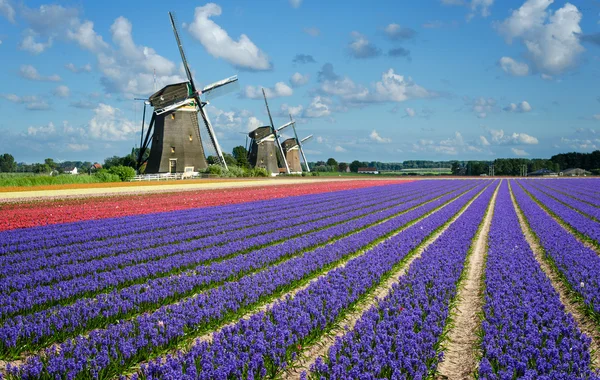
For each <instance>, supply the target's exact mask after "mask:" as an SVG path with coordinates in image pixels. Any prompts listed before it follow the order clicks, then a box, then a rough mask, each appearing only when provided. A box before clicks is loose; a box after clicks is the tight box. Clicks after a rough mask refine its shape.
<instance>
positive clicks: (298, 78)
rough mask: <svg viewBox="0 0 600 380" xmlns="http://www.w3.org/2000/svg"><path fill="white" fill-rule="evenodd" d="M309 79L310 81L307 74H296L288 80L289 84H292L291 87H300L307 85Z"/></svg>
mask: <svg viewBox="0 0 600 380" xmlns="http://www.w3.org/2000/svg"><path fill="white" fill-rule="evenodd" d="M309 79H310V75H308V74H304V75H302V74H300V73H298V72H296V73H294V74H293V75H292V77H291V78H290V83H291V84H292V86H293V87H300V86H303V85H305V84H307V83H308V80H309Z"/></svg>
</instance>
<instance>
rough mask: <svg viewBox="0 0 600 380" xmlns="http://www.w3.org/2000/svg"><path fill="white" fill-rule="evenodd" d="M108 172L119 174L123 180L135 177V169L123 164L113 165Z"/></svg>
mask: <svg viewBox="0 0 600 380" xmlns="http://www.w3.org/2000/svg"><path fill="white" fill-rule="evenodd" d="M108 172H109V173H110V174H115V175H117V176H119V178H120V179H121V181H123V182H125V181H129V180H131V179H133V177H135V169H134V168H131V167H129V166H123V165H118V166H113V167H111V168H110V169H108Z"/></svg>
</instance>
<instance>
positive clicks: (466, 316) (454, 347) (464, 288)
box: [436, 180, 502, 379]
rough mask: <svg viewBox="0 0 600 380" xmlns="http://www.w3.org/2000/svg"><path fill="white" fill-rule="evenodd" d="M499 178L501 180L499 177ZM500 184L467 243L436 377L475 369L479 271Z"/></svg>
mask: <svg viewBox="0 0 600 380" xmlns="http://www.w3.org/2000/svg"><path fill="white" fill-rule="evenodd" d="M501 181H502V180H501ZM498 189H500V184H499V185H498V187H496V191H495V192H494V195H493V196H492V199H491V201H490V204H489V205H488V209H487V211H486V215H485V218H484V220H483V223H482V225H481V226H480V227H479V231H478V232H477V236H476V237H475V240H474V241H473V243H472V244H471V252H470V254H469V256H468V257H467V261H466V263H465V267H464V269H463V275H466V276H465V277H464V278H463V279H462V280H461V283H460V284H459V288H458V293H457V295H456V298H455V300H456V301H458V302H457V303H456V304H455V306H454V307H453V308H452V309H451V310H450V316H451V322H450V324H449V325H448V326H447V329H448V330H447V335H446V338H445V341H444V342H443V347H444V349H443V352H444V358H443V360H442V362H440V364H439V365H438V368H437V374H436V375H437V378H439V379H470V378H473V374H474V373H475V371H477V368H478V364H479V360H478V356H479V355H478V353H479V345H478V336H477V332H478V330H479V329H480V326H481V320H480V318H479V314H480V313H481V312H482V310H483V304H484V299H483V290H484V287H485V284H484V280H483V273H484V270H485V262H486V260H487V250H488V235H489V232H490V226H491V224H492V217H493V216H494V205H495V204H496V196H497V195H498Z"/></svg>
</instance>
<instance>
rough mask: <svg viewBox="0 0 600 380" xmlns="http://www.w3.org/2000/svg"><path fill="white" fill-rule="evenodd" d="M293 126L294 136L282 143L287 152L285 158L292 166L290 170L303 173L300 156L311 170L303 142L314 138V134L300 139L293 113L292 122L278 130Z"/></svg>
mask: <svg viewBox="0 0 600 380" xmlns="http://www.w3.org/2000/svg"><path fill="white" fill-rule="evenodd" d="M289 126H291V127H292V129H293V130H294V137H291V138H289V139H286V140H284V141H283V143H282V147H283V152H284V153H285V159H286V161H287V163H288V165H289V167H290V171H291V172H292V173H302V165H301V164H300V156H302V159H303V161H304V164H305V165H306V170H307V171H308V172H310V168H309V167H308V161H307V160H306V155H305V154H304V149H303V148H302V143H303V142H305V141H308V140H310V139H311V138H312V135H310V136H307V137H305V138H304V139H302V140H300V139H298V133H296V122H295V121H294V119H292V115H290V123H287V124H285V125H284V126H282V127H280V128H279V129H278V130H277V131H278V132H279V131H282V130H283V129H284V128H287V127H289Z"/></svg>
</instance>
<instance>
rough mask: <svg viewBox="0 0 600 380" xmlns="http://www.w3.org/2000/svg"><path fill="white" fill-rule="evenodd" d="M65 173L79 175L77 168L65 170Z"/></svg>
mask: <svg viewBox="0 0 600 380" xmlns="http://www.w3.org/2000/svg"><path fill="white" fill-rule="evenodd" d="M63 172H64V173H65V174H77V168H76V167H67V168H64V169H63Z"/></svg>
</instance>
